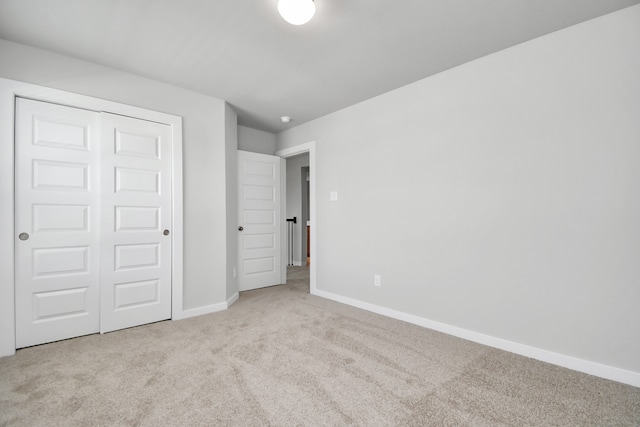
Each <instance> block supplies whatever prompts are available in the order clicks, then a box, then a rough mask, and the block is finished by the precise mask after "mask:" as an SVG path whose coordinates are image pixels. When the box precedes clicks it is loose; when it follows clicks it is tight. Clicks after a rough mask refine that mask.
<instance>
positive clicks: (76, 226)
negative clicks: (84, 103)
mask: <svg viewBox="0 0 640 427" xmlns="http://www.w3.org/2000/svg"><path fill="white" fill-rule="evenodd" d="M98 123H99V114H98V113H96V112H91V111H85V110H81V109H77V108H71V107H65V106H61V105H56V104H49V103H44V102H37V101H32V100H27V99H21V98H17V99H16V127H15V178H16V179H15V182H16V196H15V197H16V201H15V235H16V236H15V253H16V257H15V259H16V266H15V273H16V279H15V280H16V286H15V290H16V294H15V299H16V301H15V304H16V346H17V347H18V348H19V347H26V346H30V345H36V344H41V343H45V342H51V341H56V340H61V339H66V338H70V337H75V336H80V335H86V334H91V333H95V332H98V330H99V223H100V220H99V214H100V212H99V209H98V207H99V191H100V189H99V171H98V165H99V155H100V153H99V147H98V140H99V133H98Z"/></svg>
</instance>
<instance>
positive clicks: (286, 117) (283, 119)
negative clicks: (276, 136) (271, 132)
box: [280, 116, 291, 123]
mask: <svg viewBox="0 0 640 427" xmlns="http://www.w3.org/2000/svg"><path fill="white" fill-rule="evenodd" d="M280 121H281V122H282V123H289V122H290V121H291V117H289V116H282V117H280Z"/></svg>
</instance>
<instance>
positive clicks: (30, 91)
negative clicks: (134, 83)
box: [0, 78, 183, 357]
mask: <svg viewBox="0 0 640 427" xmlns="http://www.w3.org/2000/svg"><path fill="white" fill-rule="evenodd" d="M16 97H22V98H29V99H34V100H37V101H44V102H50V103H54V104H61V105H67V106H70V107H76V108H82V109H85V110H91V111H96V112H108V113H113V114H119V115H123V116H129V117H134V118H138V119H143V120H149V121H154V122H159V123H164V124H167V125H170V126H171V128H172V136H173V147H172V155H173V159H172V165H171V167H172V184H171V187H172V188H171V193H172V194H171V204H172V206H171V208H172V233H171V234H172V245H173V250H172V253H173V255H172V259H171V318H172V319H179V318H181V317H182V316H183V314H182V312H183V309H182V288H183V282H182V280H183V260H182V254H183V211H182V206H183V195H182V117H179V116H174V115H171V114H166V113H160V112H156V111H151V110H147V109H144V108H139V107H133V106H130V105H126V104H121V103H118V102H112V101H107V100H104V99H99V98H94V97H90V96H86V95H79V94H75V93H71V92H65V91H61V90H57V89H51V88H47V87H44V86H39V85H33V84H29V83H23V82H19V81H15V80H9V79H4V78H0V357H2V356H9V355H12V354H14V353H15V351H16V325H15V292H14V290H15V274H14V266H15V259H14V257H15V253H14V243H15V231H14V211H15V206H14V192H15V182H14V158H15V153H14V123H15V120H14V117H15V99H16Z"/></svg>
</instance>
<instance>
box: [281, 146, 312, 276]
mask: <svg viewBox="0 0 640 427" xmlns="http://www.w3.org/2000/svg"><path fill="white" fill-rule="evenodd" d="M286 161H287V213H286V215H287V218H293V217H294V216H295V217H296V218H297V219H298V221H297V223H296V224H295V225H294V238H293V242H294V245H293V251H294V252H293V262H294V264H295V265H304V264H306V259H305V260H303V259H302V257H301V254H302V249H301V248H302V233H303V232H304V233H306V232H307V225H306V224H303V223H302V187H301V185H300V184H301V182H302V167H303V166H309V153H305V154H300V155H299V156H295V157H289V158H288V159H286ZM285 244H286V242H285Z"/></svg>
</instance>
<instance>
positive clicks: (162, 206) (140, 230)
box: [100, 113, 172, 332]
mask: <svg viewBox="0 0 640 427" xmlns="http://www.w3.org/2000/svg"><path fill="white" fill-rule="evenodd" d="M101 116H102V117H101V135H102V154H101V162H102V197H101V203H102V208H101V212H102V219H101V223H102V233H101V253H102V257H101V275H100V277H101V283H102V284H101V311H100V313H101V314H100V318H101V320H100V330H101V332H109V331H113V330H116V329H122V328H127V327H131V326H136V325H141V324H144V323H150V322H156V321H159V320H164V319H169V318H171V246H172V245H171V239H172V236H171V146H172V143H171V127H170V126H168V125H164V124H160V123H155V122H148V121H145V120H139V119H133V118H130V117H124V116H117V115H113V114H107V113H102V114H101Z"/></svg>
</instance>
